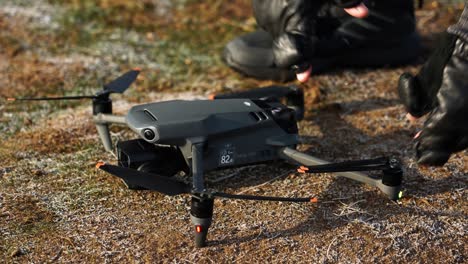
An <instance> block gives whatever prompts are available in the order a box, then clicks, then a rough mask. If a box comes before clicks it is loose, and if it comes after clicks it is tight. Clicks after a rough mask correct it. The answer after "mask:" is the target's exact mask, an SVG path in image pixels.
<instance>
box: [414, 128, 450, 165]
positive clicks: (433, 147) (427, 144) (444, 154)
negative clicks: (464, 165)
mask: <svg viewBox="0 0 468 264" xmlns="http://www.w3.org/2000/svg"><path fill="white" fill-rule="evenodd" d="M424 132H425V131H423V132H422V133H421V135H420V136H419V137H418V142H416V144H415V152H416V159H417V162H418V163H419V164H425V165H431V166H442V165H444V164H445V163H446V162H447V161H448V159H449V158H450V155H451V152H450V151H447V150H444V149H441V148H439V147H440V145H441V144H443V142H444V141H446V140H447V139H446V138H444V137H443V136H440V135H428V133H424Z"/></svg>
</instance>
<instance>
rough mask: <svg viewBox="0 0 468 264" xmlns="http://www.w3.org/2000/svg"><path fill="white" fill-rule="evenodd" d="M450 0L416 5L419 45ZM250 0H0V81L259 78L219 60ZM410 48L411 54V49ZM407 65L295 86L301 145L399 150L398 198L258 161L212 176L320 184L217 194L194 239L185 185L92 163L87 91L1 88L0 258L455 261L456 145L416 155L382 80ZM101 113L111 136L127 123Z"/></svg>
mask: <svg viewBox="0 0 468 264" xmlns="http://www.w3.org/2000/svg"><path fill="white" fill-rule="evenodd" d="M460 10H461V6H459V5H445V4H439V3H437V2H432V3H427V4H426V6H425V8H424V9H423V10H419V11H417V16H418V28H419V30H420V32H421V34H422V35H423V37H424V40H425V44H426V46H427V47H428V49H429V48H430V47H432V46H433V39H434V35H435V32H440V31H442V30H443V29H444V28H446V26H447V25H449V24H451V23H453V22H454V21H455V19H456V17H457V15H458V14H459V13H460ZM254 28H255V22H254V20H253V19H252V17H251V11H250V1H248V0H232V1H221V0H216V1H195V0H177V1H175V0H174V1H163V0H160V1H157V0H140V1H123V0H118V1H107V0H74V1H61V0H50V1H45V0H40V1H34V2H31V1H22V0H16V1H15V0H3V1H2V5H1V6H0V96H1V97H7V96H45V95H57V96H59V95H74V94H83V93H86V94H92V93H94V92H95V91H96V90H98V89H100V85H101V84H103V83H105V82H106V81H110V80H111V79H112V78H114V77H116V76H117V75H119V74H120V73H122V72H124V71H126V70H128V69H131V68H134V67H141V68H142V69H143V72H142V74H141V76H140V77H139V79H138V81H137V82H136V85H134V86H132V88H131V89H129V91H128V92H127V93H126V94H125V95H123V96H115V97H114V99H115V104H114V106H115V108H116V112H117V113H124V112H125V111H126V110H127V109H128V108H129V107H130V106H131V105H133V104H137V103H143V102H149V101H158V100H165V99H168V98H203V97H206V96H207V95H208V94H209V93H212V92H215V91H220V90H226V89H236V90H237V89H247V88H252V87H257V86H262V85H268V84H270V83H271V82H260V81H255V80H252V79H248V78H245V77H243V76H241V75H239V74H237V73H235V72H233V71H231V70H230V69H228V68H227V67H226V66H224V65H223V63H222V62H221V59H220V54H221V51H222V48H223V46H224V45H225V44H226V43H227V41H229V40H230V39H232V38H233V37H235V36H237V35H239V34H241V33H244V32H248V31H251V30H253V29H254ZM425 56H427V54H426V55H424V56H422V57H421V59H420V61H419V63H422V62H423V61H424V58H425ZM419 67H420V64H415V65H410V66H405V67H399V68H383V69H357V70H356V69H354V70H336V71H334V72H331V73H327V74H322V75H319V76H315V77H314V78H313V79H312V80H311V81H310V82H309V83H307V84H305V85H303V88H304V89H305V92H306V97H307V113H306V119H305V120H304V121H302V122H300V124H299V125H300V130H301V135H303V141H304V144H303V145H302V146H300V148H301V149H302V150H305V151H307V152H309V153H311V154H314V155H316V156H319V157H321V158H323V159H329V160H345V159H355V158H370V157H375V156H382V155H386V156H389V155H394V156H397V157H399V158H401V160H402V161H403V162H404V164H405V170H406V172H405V189H406V190H405V197H404V198H403V199H402V200H401V201H400V202H399V203H393V202H390V201H388V199H386V198H385V197H383V195H382V194H381V193H379V192H378V191H376V190H375V189H373V188H370V187H366V186H361V185H358V184H354V183H352V182H350V181H347V180H344V179H339V178H338V179H337V178H334V177H332V176H330V175H326V174H324V175H318V176H312V175H311V176H306V177H305V176H303V175H300V174H296V173H295V172H294V170H293V169H291V167H289V166H287V165H285V164H283V165H279V166H269V165H268V166H267V165H258V166H250V167H246V168H241V169H236V170H231V171H229V172H216V173H215V174H211V175H209V178H216V177H218V176H224V174H233V175H235V176H234V177H233V178H231V179H229V180H224V181H221V182H217V183H212V184H211V186H213V187H216V188H217V189H221V190H226V191H229V192H232V193H249V194H273V195H286V196H303V195H311V194H312V195H317V196H318V197H319V201H320V202H319V203H318V204H313V205H297V204H292V205H291V204H285V203H253V202H246V201H223V200H218V201H216V203H215V205H216V209H215V216H214V225H213V227H212V229H211V231H210V234H209V240H210V242H209V245H210V246H209V247H207V248H204V249H195V248H194V247H193V243H192V237H191V235H192V225H191V224H190V220H189V215H188V211H187V210H188V208H187V206H188V204H189V203H188V202H189V197H184V196H182V197H165V196H162V195H159V194H156V193H151V192H145V191H130V190H127V189H125V187H124V186H123V184H121V182H120V181H118V180H116V179H114V178H113V177H110V176H109V175H106V174H104V173H102V172H98V171H97V170H96V169H95V168H94V164H95V163H96V162H97V161H99V160H106V161H114V160H115V159H114V157H113V156H111V155H110V154H106V153H104V151H103V149H102V147H101V144H100V141H99V138H98V136H97V134H96V132H95V130H94V127H93V125H92V122H91V117H90V115H91V109H90V107H89V102H87V101H78V102H40V103H27V104H22V103H6V102H5V101H1V102H0V259H1V260H3V261H4V262H7V263H23V262H34V263H43V262H80V263H83V262H85V263H88V262H122V261H123V262H137V263H140V262H175V263H179V262H197V263H198V262H272V261H274V262H323V263H329V262H330V263H333V262H352V263H354V262H386V263H389V262H392V263H393V262H410V263H418V262H423V263H442V262H444V263H446V262H449V263H464V262H466V261H467V254H466V252H467V245H468V243H467V242H468V241H467V239H466V237H467V236H466V230H467V225H468V222H467V220H466V219H467V209H468V204H467V199H466V198H467V190H466V188H467V182H468V179H467V171H468V158H467V155H466V152H462V153H458V154H456V155H454V156H453V157H452V158H451V160H450V161H449V163H448V164H447V165H446V166H445V167H443V168H423V167H418V166H417V165H416V164H415V162H414V159H413V157H412V149H411V145H412V144H411V140H412V136H413V135H414V134H415V133H416V132H417V130H418V129H419V127H420V125H418V124H409V123H408V122H407V121H406V120H405V118H404V115H405V113H404V111H403V108H402V107H401V106H400V105H399V103H398V99H397V94H396V91H395V83H396V81H397V79H398V77H399V75H400V74H401V73H402V72H404V71H412V72H416V71H417V69H418V68H419ZM131 135H132V134H131V133H128V131H126V130H125V129H122V128H118V127H116V128H113V137H114V138H126V137H129V136H131Z"/></svg>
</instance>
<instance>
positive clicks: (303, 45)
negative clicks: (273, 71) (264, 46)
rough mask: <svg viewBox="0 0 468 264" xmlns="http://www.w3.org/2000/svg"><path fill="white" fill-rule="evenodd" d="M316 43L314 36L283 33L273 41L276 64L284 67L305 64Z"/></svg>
mask: <svg viewBox="0 0 468 264" xmlns="http://www.w3.org/2000/svg"><path fill="white" fill-rule="evenodd" d="M314 43H315V40H314V38H306V37H304V36H301V35H294V34H289V33H286V34H282V35H281V36H279V37H278V38H276V39H275V40H274V41H273V55H274V57H275V64H276V65H277V66H279V67H283V68H289V67H291V66H293V65H302V64H305V63H306V62H307V58H308V57H309V56H308V54H310V53H311V52H313V49H314V47H313V44H314Z"/></svg>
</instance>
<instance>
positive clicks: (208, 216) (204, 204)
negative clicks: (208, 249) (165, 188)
mask: <svg viewBox="0 0 468 264" xmlns="http://www.w3.org/2000/svg"><path fill="white" fill-rule="evenodd" d="M203 177H204V176H203V144H202V143H198V144H194V145H193V146H192V180H193V193H195V194H202V193H203V192H204V191H205V181H204V179H203ZM213 201H214V200H213V197H207V196H205V195H193V196H192V204H191V207H190V218H191V220H192V223H193V224H194V225H195V246H196V247H199V248H200V247H204V246H205V245H206V237H207V235H208V228H210V226H211V220H212V218H213Z"/></svg>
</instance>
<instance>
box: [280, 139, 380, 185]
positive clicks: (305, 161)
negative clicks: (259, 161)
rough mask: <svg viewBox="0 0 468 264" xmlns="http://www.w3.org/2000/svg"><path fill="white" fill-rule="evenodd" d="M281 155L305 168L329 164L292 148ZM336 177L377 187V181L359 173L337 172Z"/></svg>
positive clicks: (283, 151) (285, 149) (284, 150)
mask: <svg viewBox="0 0 468 264" xmlns="http://www.w3.org/2000/svg"><path fill="white" fill-rule="evenodd" d="M281 154H282V156H283V157H284V158H286V159H287V160H291V161H293V162H297V163H299V164H302V165H306V166H316V165H325V164H329V162H327V161H325V160H321V159H319V158H316V157H313V156H310V155H307V154H304V153H302V152H299V151H297V150H294V149H292V148H284V149H283V150H282V151H281ZM337 175H339V176H342V177H346V178H349V179H352V180H355V181H358V182H362V183H365V184H369V185H371V186H377V185H378V181H379V180H377V179H372V178H370V177H369V176H367V175H366V174H364V173H360V172H337Z"/></svg>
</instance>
